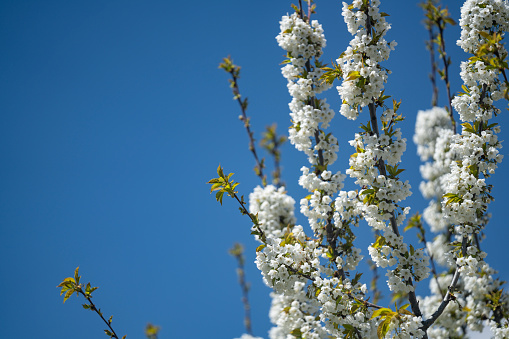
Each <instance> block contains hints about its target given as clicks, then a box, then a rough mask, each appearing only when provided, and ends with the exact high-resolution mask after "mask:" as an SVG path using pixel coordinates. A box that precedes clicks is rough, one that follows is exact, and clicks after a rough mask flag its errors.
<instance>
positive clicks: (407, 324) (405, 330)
mask: <svg viewBox="0 0 509 339" xmlns="http://www.w3.org/2000/svg"><path fill="white" fill-rule="evenodd" d="M421 326H422V319H421V317H415V316H412V315H406V314H404V315H401V318H400V319H399V320H398V319H396V318H393V320H392V321H391V324H390V326H389V332H388V333H387V334H386V335H385V338H386V339H393V338H398V339H413V338H422V337H423V335H424V331H422V330H421V328H420V327H421ZM392 331H394V332H392Z"/></svg>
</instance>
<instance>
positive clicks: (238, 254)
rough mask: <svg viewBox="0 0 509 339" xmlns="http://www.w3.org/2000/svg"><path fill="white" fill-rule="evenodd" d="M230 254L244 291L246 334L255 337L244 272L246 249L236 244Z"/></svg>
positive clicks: (247, 284)
mask: <svg viewBox="0 0 509 339" xmlns="http://www.w3.org/2000/svg"><path fill="white" fill-rule="evenodd" d="M229 253H230V255H232V256H233V257H235V259H236V260H237V275H238V276H239V284H240V288H241V290H242V304H244V325H245V326H246V332H247V333H248V334H249V335H253V330H252V327H251V324H252V322H251V306H250V305H249V299H248V294H249V283H247V282H246V279H245V270H244V248H243V247H242V245H241V244H238V243H236V244H234V245H233V247H232V248H231V249H230V251H229Z"/></svg>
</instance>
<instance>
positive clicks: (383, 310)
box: [371, 307, 395, 319]
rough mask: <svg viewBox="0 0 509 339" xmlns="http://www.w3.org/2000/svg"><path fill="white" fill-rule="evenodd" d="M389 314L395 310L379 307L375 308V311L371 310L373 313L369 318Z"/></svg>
mask: <svg viewBox="0 0 509 339" xmlns="http://www.w3.org/2000/svg"><path fill="white" fill-rule="evenodd" d="M390 314H395V312H393V311H392V310H391V309H390V308H385V307H383V308H379V309H378V310H376V311H375V312H373V314H372V315H371V319H374V318H376V317H380V316H382V317H385V316H387V315H390Z"/></svg>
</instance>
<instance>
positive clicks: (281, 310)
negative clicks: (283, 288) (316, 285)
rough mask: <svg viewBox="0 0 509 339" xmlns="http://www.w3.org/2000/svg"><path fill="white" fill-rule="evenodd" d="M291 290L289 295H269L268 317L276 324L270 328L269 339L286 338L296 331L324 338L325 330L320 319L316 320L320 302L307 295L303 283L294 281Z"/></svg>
mask: <svg viewBox="0 0 509 339" xmlns="http://www.w3.org/2000/svg"><path fill="white" fill-rule="evenodd" d="M292 292H293V293H292V295H291V297H287V296H284V295H281V294H276V293H271V295H270V296H271V298H272V305H271V307H270V313H269V317H270V320H271V322H272V323H273V324H274V325H276V327H273V328H271V329H270V332H269V337H270V339H287V338H288V337H289V336H291V335H295V334H297V332H296V331H298V333H301V334H302V337H303V338H310V339H311V338H312V339H320V338H325V337H326V336H327V332H326V330H325V329H324V328H323V326H322V324H321V323H320V320H319V319H318V320H317V314H318V312H319V309H320V303H319V302H318V301H317V300H316V299H310V298H308V297H307V295H306V290H305V285H304V283H301V282H297V283H295V285H294V289H293V291H292ZM292 333H293V334H292ZM290 338H291V337H290Z"/></svg>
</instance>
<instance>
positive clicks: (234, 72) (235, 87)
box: [219, 56, 267, 186]
mask: <svg viewBox="0 0 509 339" xmlns="http://www.w3.org/2000/svg"><path fill="white" fill-rule="evenodd" d="M219 68H222V69H224V70H225V71H226V72H227V73H229V74H230V75H231V77H232V78H231V79H230V80H229V82H230V87H231V88H232V92H233V99H234V100H237V102H238V103H239V106H240V110H241V112H242V115H240V116H239V119H240V120H241V121H243V122H244V127H245V128H246V131H247V135H248V136H249V150H250V151H251V153H253V156H254V158H255V161H256V166H255V169H254V171H255V173H256V175H257V176H258V177H260V179H261V180H262V184H263V186H266V185H267V178H266V176H265V175H263V169H264V168H265V165H264V159H261V160H260V159H259V158H258V154H257V153H256V147H255V139H254V137H253V132H252V131H251V124H250V118H248V116H247V114H246V110H247V106H248V103H247V98H246V99H244V100H242V99H241V98H242V96H241V94H240V90H239V84H238V79H239V77H240V66H237V65H235V64H234V63H233V60H232V59H231V57H230V56H228V57H226V58H223V62H222V63H220V64H219Z"/></svg>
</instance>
